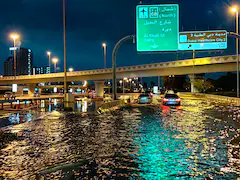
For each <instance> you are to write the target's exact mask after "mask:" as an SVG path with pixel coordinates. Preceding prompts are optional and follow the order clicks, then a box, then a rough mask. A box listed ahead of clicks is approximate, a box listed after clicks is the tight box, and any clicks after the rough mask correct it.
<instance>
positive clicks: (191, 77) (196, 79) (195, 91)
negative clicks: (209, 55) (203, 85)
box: [188, 74, 204, 93]
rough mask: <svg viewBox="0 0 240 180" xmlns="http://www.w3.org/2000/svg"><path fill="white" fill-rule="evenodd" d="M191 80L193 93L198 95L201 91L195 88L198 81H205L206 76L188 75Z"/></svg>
mask: <svg viewBox="0 0 240 180" xmlns="http://www.w3.org/2000/svg"><path fill="white" fill-rule="evenodd" d="M188 77H189V79H190V83H191V93H198V92H199V91H200V90H199V89H197V88H196V87H195V83H196V81H198V80H199V79H200V80H204V75H202V74H201V75H199V74H195V75H194V76H193V75H192V74H191V75H188Z"/></svg>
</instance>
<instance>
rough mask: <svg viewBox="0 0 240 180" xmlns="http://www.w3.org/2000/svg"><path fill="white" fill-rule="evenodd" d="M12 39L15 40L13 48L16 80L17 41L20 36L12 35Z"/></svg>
mask: <svg viewBox="0 0 240 180" xmlns="http://www.w3.org/2000/svg"><path fill="white" fill-rule="evenodd" d="M10 37H11V38H12V39H13V46H14V50H13V69H14V79H16V76H17V57H16V56H17V55H16V53H17V49H16V39H18V38H19V35H18V34H11V35H10Z"/></svg>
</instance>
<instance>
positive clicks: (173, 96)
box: [165, 94, 178, 99]
mask: <svg viewBox="0 0 240 180" xmlns="http://www.w3.org/2000/svg"><path fill="white" fill-rule="evenodd" d="M165 98H176V99H177V98H178V95H176V94H166V95H165Z"/></svg>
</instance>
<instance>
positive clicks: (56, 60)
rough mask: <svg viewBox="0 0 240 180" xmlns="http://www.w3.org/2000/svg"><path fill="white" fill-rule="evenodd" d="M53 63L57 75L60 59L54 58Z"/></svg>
mask: <svg viewBox="0 0 240 180" xmlns="http://www.w3.org/2000/svg"><path fill="white" fill-rule="evenodd" d="M52 61H53V63H54V72H55V73H56V72H57V62H58V59H57V58H53V59H52Z"/></svg>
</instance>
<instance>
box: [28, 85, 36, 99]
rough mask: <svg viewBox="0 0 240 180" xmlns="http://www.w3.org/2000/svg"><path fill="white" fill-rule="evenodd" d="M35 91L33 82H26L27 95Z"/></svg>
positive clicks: (31, 94)
mask: <svg viewBox="0 0 240 180" xmlns="http://www.w3.org/2000/svg"><path fill="white" fill-rule="evenodd" d="M34 92H35V84H28V95H29V96H33V94H34Z"/></svg>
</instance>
